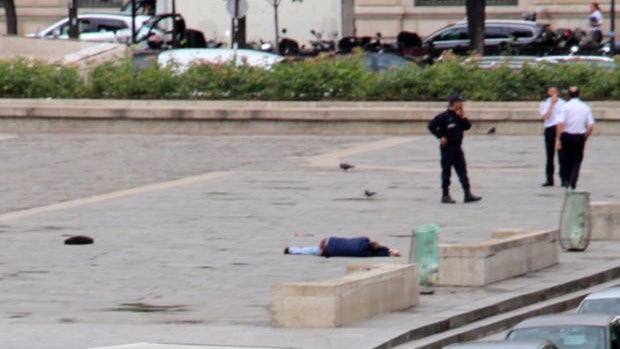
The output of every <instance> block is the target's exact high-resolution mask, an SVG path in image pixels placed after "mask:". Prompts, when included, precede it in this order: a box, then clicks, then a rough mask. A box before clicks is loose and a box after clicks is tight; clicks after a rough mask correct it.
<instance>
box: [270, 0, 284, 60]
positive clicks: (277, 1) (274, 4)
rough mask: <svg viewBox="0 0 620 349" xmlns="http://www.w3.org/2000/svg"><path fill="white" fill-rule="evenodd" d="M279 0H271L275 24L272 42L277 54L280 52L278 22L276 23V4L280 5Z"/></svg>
mask: <svg viewBox="0 0 620 349" xmlns="http://www.w3.org/2000/svg"><path fill="white" fill-rule="evenodd" d="M280 1H282V0H274V1H273V2H272V5H273V22H274V26H275V32H276V37H275V40H276V41H275V42H274V44H273V52H274V53H277V54H279V53H280V51H279V50H280V44H279V43H280V24H279V23H278V21H279V20H278V6H280Z"/></svg>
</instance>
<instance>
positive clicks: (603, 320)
mask: <svg viewBox="0 0 620 349" xmlns="http://www.w3.org/2000/svg"><path fill="white" fill-rule="evenodd" d="M616 318H620V317H618V316H616V315H608V314H585V313H569V314H551V315H540V316H534V317H531V318H529V319H525V320H523V321H521V322H519V323H518V324H517V325H515V326H514V327H513V330H516V329H520V328H531V327H557V326H565V325H576V326H608V325H609V323H610V322H612V321H613V320H614V319H616Z"/></svg>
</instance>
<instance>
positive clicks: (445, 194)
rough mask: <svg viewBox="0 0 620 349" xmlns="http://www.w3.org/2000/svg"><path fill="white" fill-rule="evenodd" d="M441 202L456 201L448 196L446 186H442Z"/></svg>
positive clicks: (451, 202)
mask: <svg viewBox="0 0 620 349" xmlns="http://www.w3.org/2000/svg"><path fill="white" fill-rule="evenodd" d="M441 203H442V204H456V201H454V199H452V197H451V196H450V192H449V191H448V188H444V190H443V195H442V196H441Z"/></svg>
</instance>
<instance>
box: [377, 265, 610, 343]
mask: <svg viewBox="0 0 620 349" xmlns="http://www.w3.org/2000/svg"><path fill="white" fill-rule="evenodd" d="M618 277H620V266H615V267H613V268H610V269H607V270H604V271H601V272H598V273H595V274H591V275H588V276H586V277H582V278H579V279H575V280H571V281H568V282H565V283H561V284H557V285H555V286H551V287H548V288H545V289H542V290H538V291H534V292H528V293H524V294H521V295H519V296H517V297H513V298H510V299H507V300H504V301H501V302H498V303H495V304H491V305H488V306H486V307H483V308H479V309H476V310H472V311H467V312H464V313H461V314H458V315H455V316H452V317H450V318H448V319H445V320H441V321H437V322H434V323H430V324H428V325H425V326H422V327H418V328H414V329H411V330H409V331H407V332H405V333H403V334H401V335H399V336H397V337H394V338H392V339H391V340H389V341H386V342H385V343H383V344H381V345H378V346H376V347H374V348H373V349H389V348H393V347H396V346H398V345H401V344H405V343H408V342H411V341H415V340H420V339H423V338H427V337H432V339H430V338H427V339H426V340H425V344H424V345H423V346H416V347H415V348H417V349H434V348H440V347H442V346H444V345H448V344H452V343H456V342H461V341H471V340H474V339H477V338H480V337H483V336H485V335H489V334H492V333H496V332H499V331H501V330H505V329H508V328H510V327H511V326H513V325H515V324H516V323H517V322H519V321H521V320H523V319H525V318H526V317H529V316H534V315H540V314H546V313H552V312H559V311H564V310H568V309H570V308H572V307H576V306H577V305H578V304H579V302H580V301H581V299H582V298H583V297H585V295H586V294H585V293H580V294H579V295H575V296H570V297H569V298H568V299H564V298H563V296H567V295H570V294H572V293H575V292H579V291H581V290H583V289H586V288H588V287H592V286H595V285H599V284H602V283H605V282H608V281H611V280H613V279H616V278H618ZM558 298H560V300H559V301H558V300H557V299H558ZM545 301H550V303H551V304H544V305H543V306H541V307H536V308H535V309H534V310H529V311H527V312H526V313H521V312H517V313H516V314H513V315H511V316H510V317H508V318H502V319H500V320H497V321H493V320H492V318H493V317H495V316H498V315H500V314H502V313H507V312H511V311H515V310H519V309H524V308H526V307H528V306H532V305H536V303H539V302H545ZM485 319H491V320H489V323H488V324H484V325H480V326H474V328H473V329H467V330H457V331H454V332H455V333H449V331H453V330H456V329H459V328H462V327H465V326H468V325H471V324H472V323H477V322H482V321H484V320H485Z"/></svg>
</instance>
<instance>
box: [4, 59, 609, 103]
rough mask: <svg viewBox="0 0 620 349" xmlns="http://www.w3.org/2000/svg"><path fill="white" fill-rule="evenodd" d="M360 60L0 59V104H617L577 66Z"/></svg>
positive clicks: (601, 80) (601, 75)
mask: <svg viewBox="0 0 620 349" xmlns="http://www.w3.org/2000/svg"><path fill="white" fill-rule="evenodd" d="M360 62H361V60H360V56H359V55H358V56H352V58H348V59H343V58H334V57H328V56H324V57H320V58H317V59H308V60H304V61H299V62H287V63H283V64H278V65H275V66H273V67H272V69H270V70H264V69H259V68H252V67H249V66H245V65H244V66H239V67H237V66H234V65H232V64H214V65H199V66H193V67H190V69H188V70H187V71H185V72H183V73H174V70H173V68H170V67H169V68H159V67H156V66H153V67H148V68H143V69H140V70H135V69H134V67H133V64H132V62H131V59H126V60H124V61H122V62H115V63H105V64H103V65H99V66H97V67H93V68H92V69H90V72H89V75H88V78H86V79H83V78H82V76H81V74H80V69H79V68H78V67H75V66H63V65H59V64H45V63H42V62H36V61H35V62H32V61H28V60H24V59H14V60H9V61H0V97H2V98H114V99H235V100H355V101H362V100H368V101H375V100H385V101H411V100H420V101H422V100H443V99H444V98H445V97H446V96H447V95H448V94H450V93H461V94H463V95H465V96H466V97H467V98H468V99H470V100H485V101H500V100H503V101H508V100H538V99H540V98H541V96H542V95H543V94H544V91H545V90H546V86H548V85H549V84H550V83H554V84H558V85H559V86H560V87H563V88H566V87H568V86H569V85H578V86H579V87H580V88H581V90H582V96H583V98H584V99H590V100H592V99H596V100H610V99H611V100H613V99H620V69H616V70H615V71H614V72H608V71H606V70H604V69H601V68H595V67H592V66H588V65H585V64H576V65H560V66H550V65H546V66H545V65H543V66H527V65H526V66H525V67H524V68H523V69H521V70H520V71H513V70H512V69H511V68H509V67H508V66H507V65H506V66H501V67H497V68H495V69H492V70H483V69H481V68H479V67H477V66H475V65H473V64H464V63H463V61H462V59H459V58H450V59H447V60H445V61H443V62H441V63H436V64H434V65H431V66H427V67H420V66H418V65H415V64H413V63H412V64H411V65H409V66H407V67H405V68H402V69H398V70H391V71H387V72H383V73H370V72H367V71H366V70H365V68H364V66H363V64H361V63H360Z"/></svg>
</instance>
